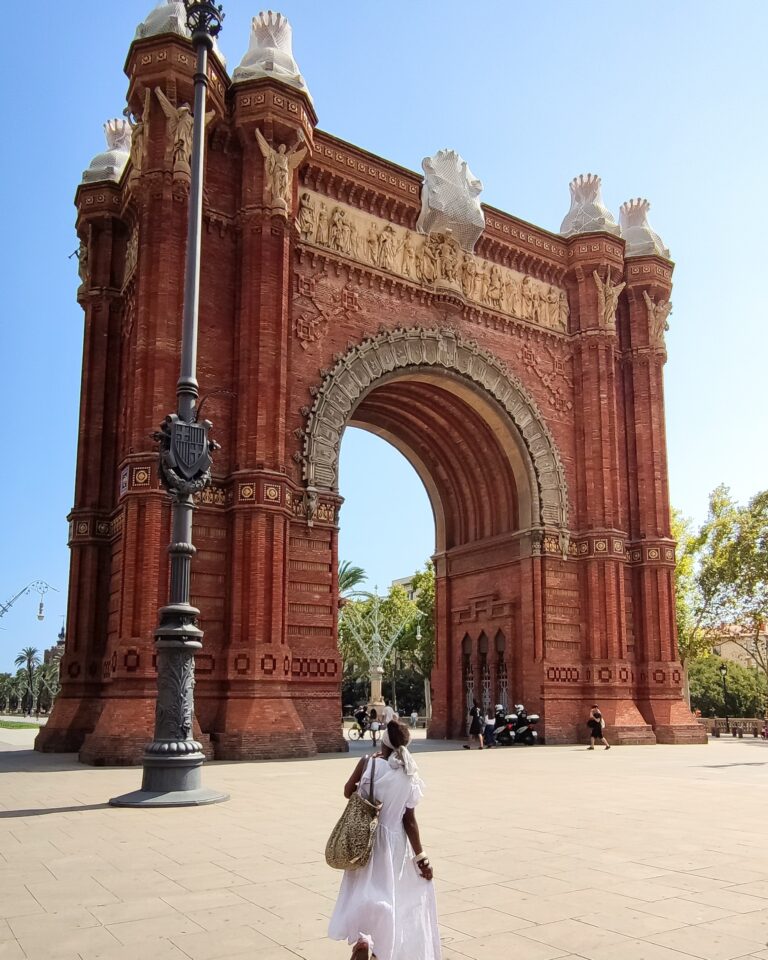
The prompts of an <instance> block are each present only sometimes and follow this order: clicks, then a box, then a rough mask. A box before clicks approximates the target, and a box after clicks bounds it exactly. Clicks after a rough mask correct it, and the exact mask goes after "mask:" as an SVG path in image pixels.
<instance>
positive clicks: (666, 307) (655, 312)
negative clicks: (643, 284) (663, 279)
mask: <svg viewBox="0 0 768 960" xmlns="http://www.w3.org/2000/svg"><path fill="white" fill-rule="evenodd" d="M643 300H645V306H646V307H647V309H648V339H649V340H650V342H651V344H653V345H655V346H662V345H663V343H664V333H665V332H666V331H667V330H669V323H668V321H667V317H668V316H669V314H670V313H671V312H672V304H671V303H670V302H669V301H668V300H660V301H659V302H658V303H654V301H653V299H652V298H651V297H649V296H648V292H647V291H646V290H643Z"/></svg>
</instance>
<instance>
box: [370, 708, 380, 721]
mask: <svg viewBox="0 0 768 960" xmlns="http://www.w3.org/2000/svg"><path fill="white" fill-rule="evenodd" d="M376 717H378V713H376V707H371V719H372V720H375V719H376Z"/></svg>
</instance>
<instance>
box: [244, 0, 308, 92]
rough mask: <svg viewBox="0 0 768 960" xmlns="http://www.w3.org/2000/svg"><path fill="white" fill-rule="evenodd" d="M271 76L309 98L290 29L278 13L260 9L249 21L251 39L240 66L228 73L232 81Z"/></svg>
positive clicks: (288, 24)
mask: <svg viewBox="0 0 768 960" xmlns="http://www.w3.org/2000/svg"><path fill="white" fill-rule="evenodd" d="M258 77H274V78H275V80H282V82H283V83H288V84H290V85H291V86H292V87H296V89H297V90H301V91H302V92H303V93H306V95H307V96H308V97H309V98H310V100H311V99H312V97H311V95H310V92H309V90H308V88H307V84H306V81H305V80H304V77H302V75H301V71H300V70H299V65H298V63H296V61H295V60H294V58H293V33H292V31H291V25H290V23H288V21H287V20H286V18H285V17H284V16H283V15H282V13H273V12H272V11H271V10H267V11H266V12H264V11H262V12H261V13H260V14H259V15H258V16H257V17H254V18H253V20H252V21H251V41H250V45H249V47H248V51H247V53H246V54H245V56H244V57H243V59H242V60H241V61H240V66H239V67H237V68H236V69H235V72H234V73H233V74H232V80H233V82H234V83H239V82H242V81H244V80H254V79H256V78H258Z"/></svg>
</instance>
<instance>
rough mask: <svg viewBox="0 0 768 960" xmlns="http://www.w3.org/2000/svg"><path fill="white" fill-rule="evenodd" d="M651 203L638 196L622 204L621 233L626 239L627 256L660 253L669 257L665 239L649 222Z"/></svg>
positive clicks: (620, 216)
mask: <svg viewBox="0 0 768 960" xmlns="http://www.w3.org/2000/svg"><path fill="white" fill-rule="evenodd" d="M650 208H651V205H650V203H649V202H648V201H647V200H643V199H642V198H640V197H638V198H637V199H636V200H627V202H626V203H623V204H622V205H621V210H620V211H619V223H620V224H621V235H622V237H623V238H624V240H625V241H626V249H625V256H627V257H642V256H650V255H652V254H658V256H660V257H666V258H667V259H668V258H669V250H668V248H667V247H665V246H664V241H663V240H662V239H661V237H660V236H659V235H658V233H656V232H655V231H654V230H653V229H652V228H651V225H650V223H648V211H649V210H650Z"/></svg>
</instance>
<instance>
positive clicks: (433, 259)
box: [419, 233, 440, 283]
mask: <svg viewBox="0 0 768 960" xmlns="http://www.w3.org/2000/svg"><path fill="white" fill-rule="evenodd" d="M438 242H439V241H438V238H437V234H435V233H433V234H430V235H429V236H428V237H427V239H426V240H425V241H424V246H423V247H422V250H421V259H420V261H419V274H420V275H421V279H422V280H423V281H424V283H434V282H435V280H437V278H438V276H439V275H440V256H439V253H438V249H437V245H438Z"/></svg>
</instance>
